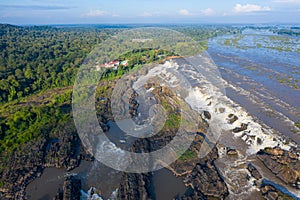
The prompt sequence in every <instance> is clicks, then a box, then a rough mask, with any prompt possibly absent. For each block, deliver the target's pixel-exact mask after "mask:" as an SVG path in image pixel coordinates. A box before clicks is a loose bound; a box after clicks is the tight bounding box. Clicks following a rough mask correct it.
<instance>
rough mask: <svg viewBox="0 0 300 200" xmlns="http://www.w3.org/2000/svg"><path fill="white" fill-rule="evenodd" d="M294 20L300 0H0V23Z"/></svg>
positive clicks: (297, 18)
mask: <svg viewBox="0 0 300 200" xmlns="http://www.w3.org/2000/svg"><path fill="white" fill-rule="evenodd" d="M298 22H299V23H300V0H265V1H261V0H253V1H250V0H248V1H245V0H186V1H184V0H85V1H83V0H63V1H62V0H40V1H38V0H13V1H12V0H1V1H0V23H12V24H78V23H87V24H91V23H298Z"/></svg>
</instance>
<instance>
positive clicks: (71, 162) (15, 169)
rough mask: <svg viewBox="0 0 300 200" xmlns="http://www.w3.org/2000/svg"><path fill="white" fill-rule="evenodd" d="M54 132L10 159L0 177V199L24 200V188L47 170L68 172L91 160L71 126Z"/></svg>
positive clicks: (67, 125) (33, 142) (12, 155)
mask: <svg viewBox="0 0 300 200" xmlns="http://www.w3.org/2000/svg"><path fill="white" fill-rule="evenodd" d="M57 130H58V131H57V132H53V133H52V134H51V135H52V136H53V138H48V137H44V138H42V139H39V140H37V141H31V142H29V143H27V144H25V145H24V146H22V149H20V150H17V151H15V152H13V153H12V154H11V155H10V157H9V160H8V161H7V162H6V165H7V167H6V168H4V169H2V170H1V174H0V181H1V182H4V183H5V184H4V186H3V187H2V191H1V192H0V199H20V200H21V199H24V198H25V196H26V194H25V188H26V186H27V185H28V184H29V183H30V182H31V181H33V180H34V179H35V178H37V177H38V176H40V175H41V174H42V172H43V169H44V168H46V167H57V168H65V169H68V170H71V169H73V168H75V167H77V166H78V164H79V163H80V161H81V160H82V159H86V160H92V159H93V157H92V156H90V155H89V154H88V153H86V152H85V151H84V150H83V147H82V146H81V142H80V140H79V138H78V135H77V133H76V131H75V128H74V127H72V123H71V122H70V123H67V124H65V125H64V126H63V127H58V129H57ZM2 159H3V158H2ZM1 162H5V161H1Z"/></svg>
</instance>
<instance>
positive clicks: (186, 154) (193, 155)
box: [178, 149, 197, 162]
mask: <svg viewBox="0 0 300 200" xmlns="http://www.w3.org/2000/svg"><path fill="white" fill-rule="evenodd" d="M196 157H197V154H196V152H194V151H192V150H189V149H188V150H187V151H185V152H184V153H183V154H182V155H181V156H180V158H179V159H178V161H179V162H184V161H187V160H191V159H194V158H196Z"/></svg>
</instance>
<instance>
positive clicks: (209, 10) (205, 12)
mask: <svg viewBox="0 0 300 200" xmlns="http://www.w3.org/2000/svg"><path fill="white" fill-rule="evenodd" d="M201 14H202V15H205V16H212V15H214V14H215V11H214V10H213V9H211V8H207V9H205V10H202V11H201Z"/></svg>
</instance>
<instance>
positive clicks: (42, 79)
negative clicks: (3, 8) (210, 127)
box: [0, 24, 239, 186]
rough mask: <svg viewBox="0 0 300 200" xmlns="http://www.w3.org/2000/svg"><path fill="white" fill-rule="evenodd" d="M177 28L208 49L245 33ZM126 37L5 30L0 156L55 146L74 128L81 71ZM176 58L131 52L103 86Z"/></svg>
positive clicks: (0, 40) (0, 45)
mask: <svg viewBox="0 0 300 200" xmlns="http://www.w3.org/2000/svg"><path fill="white" fill-rule="evenodd" d="M170 28H171V27H170ZM172 28H174V29H175V30H176V31H180V32H182V33H184V34H187V35H189V36H191V37H192V38H193V39H194V40H196V41H197V42H198V43H199V44H200V45H201V46H203V48H204V49H205V48H207V39H209V38H212V37H214V36H217V35H222V34H235V33H239V29H237V28H232V27H229V26H228V27H226V26H207V27H204V26H199V27H192V26H191V27H179V26H178V27H172ZM120 31H122V29H115V28H103V27H97V26H91V27H84V28H80V27H50V26H32V27H30V26H28V27H19V26H11V25H4V24H0V50H1V51H0V155H1V157H2V158H3V159H4V160H6V161H8V158H9V156H10V154H11V153H12V152H14V151H18V150H20V149H22V147H23V145H24V144H27V143H28V142H29V141H37V140H39V139H46V140H49V139H50V138H51V134H53V133H54V132H55V130H56V129H57V127H59V126H63V124H64V123H67V122H68V123H73V120H72V116H71V98H72V85H73V83H74V80H75V76H76V73H77V70H78V68H79V67H80V66H81V64H82V62H83V61H84V59H85V58H86V56H87V55H88V54H89V53H90V52H91V50H92V49H94V47H95V46H96V45H97V44H99V43H101V42H102V41H103V40H105V39H106V38H108V37H109V36H111V35H113V34H116V33H118V32H120ZM177 48H183V47H182V46H180V45H179V46H178V47H177ZM171 55H174V54H173V53H172V52H166V51H163V50H159V49H141V50H136V51H133V52H128V53H126V54H124V55H122V56H119V57H117V58H116V59H119V60H120V61H124V60H128V66H119V67H118V68H117V69H112V68H110V69H107V70H106V71H105V72H104V75H103V77H102V80H101V83H107V84H110V83H111V82H110V81H114V80H117V79H118V78H120V77H121V76H122V75H124V74H125V73H128V72H129V71H131V70H135V69H138V68H139V67H141V66H142V65H143V64H145V63H151V62H161V61H162V60H164V59H166V57H167V56H171ZM99 85H100V86H99V87H98V88H97V92H99V93H100V96H102V95H103V96H107V95H108V94H109V93H110V92H111V87H110V86H109V85H105V84H104V85H101V84H99ZM165 106H166V107H167V106H168V104H167V103H166V102H165ZM167 109H171V108H167ZM180 120H181V119H180V113H177V112H174V110H173V108H172V110H170V113H169V115H168V119H167V123H166V127H165V128H168V129H171V128H177V127H179V125H180ZM54 135H55V134H54ZM6 161H5V162H6ZM0 186H1V183H0Z"/></svg>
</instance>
